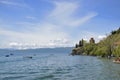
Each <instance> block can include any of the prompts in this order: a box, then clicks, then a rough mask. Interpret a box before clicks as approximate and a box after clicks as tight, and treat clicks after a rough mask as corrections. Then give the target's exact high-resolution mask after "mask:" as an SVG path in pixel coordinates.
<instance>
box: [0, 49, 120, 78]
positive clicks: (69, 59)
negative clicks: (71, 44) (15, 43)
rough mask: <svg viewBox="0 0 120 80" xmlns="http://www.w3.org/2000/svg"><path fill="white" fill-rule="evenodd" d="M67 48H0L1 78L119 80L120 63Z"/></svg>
mask: <svg viewBox="0 0 120 80" xmlns="http://www.w3.org/2000/svg"><path fill="white" fill-rule="evenodd" d="M70 50H71V49H68V48H66V49H40V50H25V51H17V50H15V51H14V50H0V80H120V64H114V63H112V61H111V60H108V59H98V58H97V57H91V56H69V53H70ZM10 53H12V54H13V55H10V56H9V57H5V55H7V54H10ZM26 56H32V59H31V58H26Z"/></svg>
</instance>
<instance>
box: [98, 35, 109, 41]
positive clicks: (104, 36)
mask: <svg viewBox="0 0 120 80" xmlns="http://www.w3.org/2000/svg"><path fill="white" fill-rule="evenodd" d="M106 37H107V36H106V35H99V36H98V39H100V40H101V39H104V38H106Z"/></svg>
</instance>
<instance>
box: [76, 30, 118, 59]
mask: <svg viewBox="0 0 120 80" xmlns="http://www.w3.org/2000/svg"><path fill="white" fill-rule="evenodd" d="M117 42H120V28H119V29H118V30H114V31H112V32H111V34H110V35H108V36H107V37H106V38H104V39H103V40H101V41H100V42H99V43H97V44H96V43H87V42H86V41H85V40H82V44H83V46H78V45H76V50H75V51H76V54H79V55H80V54H84V55H92V56H101V57H108V56H111V55H114V56H116V57H120V44H118V43H117ZM79 43H81V42H79Z"/></svg>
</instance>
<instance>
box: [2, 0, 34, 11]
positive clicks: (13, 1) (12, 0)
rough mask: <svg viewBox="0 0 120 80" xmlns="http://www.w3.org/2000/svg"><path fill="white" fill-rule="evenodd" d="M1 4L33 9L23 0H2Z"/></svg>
mask: <svg viewBox="0 0 120 80" xmlns="http://www.w3.org/2000/svg"><path fill="white" fill-rule="evenodd" d="M0 4H2V5H5V6H15V7H22V8H28V9H31V10H32V9H33V8H31V7H30V6H29V5H28V4H26V3H25V2H24V1H22V0H21V1H19V2H17V0H0Z"/></svg>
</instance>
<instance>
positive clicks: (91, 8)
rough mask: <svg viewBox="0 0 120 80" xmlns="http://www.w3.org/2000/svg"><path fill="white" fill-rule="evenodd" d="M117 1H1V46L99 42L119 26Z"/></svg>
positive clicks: (119, 18)
mask: <svg viewBox="0 0 120 80" xmlns="http://www.w3.org/2000/svg"><path fill="white" fill-rule="evenodd" d="M119 8H120V1H119V0H0V41H1V43H0V48H8V47H11V46H12V47H13V46H19V47H21V46H22V47H24V46H25V47H26V46H27V47H28V46H32V47H41V46H42V47H49V46H73V45H74V44H75V43H76V42H78V41H79V40H80V39H82V38H84V39H85V40H89V38H91V37H94V38H95V39H96V41H97V42H98V41H99V40H100V39H102V38H103V37H105V35H106V34H109V33H110V32H111V31H112V30H114V29H117V28H118V27H120V10H119Z"/></svg>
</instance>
